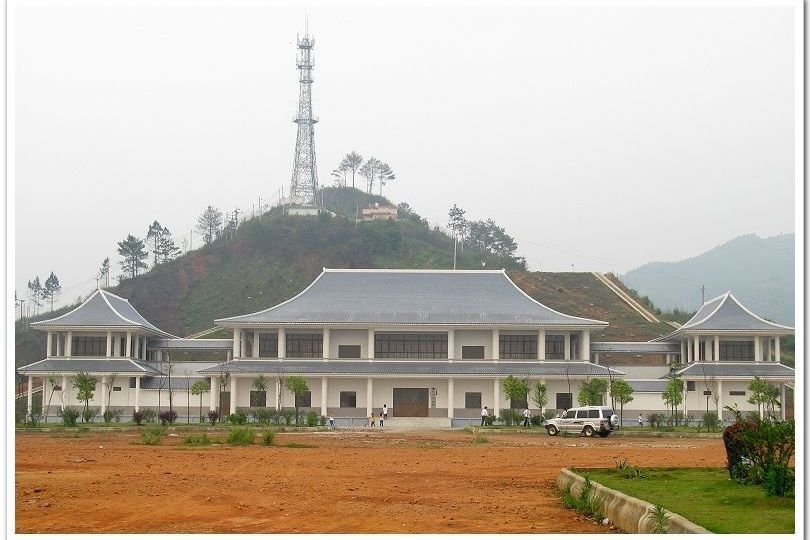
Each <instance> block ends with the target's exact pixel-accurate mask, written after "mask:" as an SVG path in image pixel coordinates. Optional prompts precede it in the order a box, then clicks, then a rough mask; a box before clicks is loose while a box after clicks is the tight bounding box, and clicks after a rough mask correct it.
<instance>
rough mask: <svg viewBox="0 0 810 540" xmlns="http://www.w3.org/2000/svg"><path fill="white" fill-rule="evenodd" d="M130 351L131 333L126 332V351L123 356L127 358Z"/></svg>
mask: <svg viewBox="0 0 810 540" xmlns="http://www.w3.org/2000/svg"><path fill="white" fill-rule="evenodd" d="M131 350H132V331H130V330H127V350H126V351H125V352H124V356H126V357H127V358H129V355H130V351H131Z"/></svg>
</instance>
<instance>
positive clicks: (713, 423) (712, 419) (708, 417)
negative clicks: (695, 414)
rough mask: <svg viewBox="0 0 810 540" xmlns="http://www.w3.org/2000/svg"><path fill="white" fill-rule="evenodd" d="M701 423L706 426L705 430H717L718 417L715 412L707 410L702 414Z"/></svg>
mask: <svg viewBox="0 0 810 540" xmlns="http://www.w3.org/2000/svg"><path fill="white" fill-rule="evenodd" d="M703 425H704V426H706V431H717V426H718V425H719V419H718V418H717V413H715V412H708V413H705V414H704V415H703Z"/></svg>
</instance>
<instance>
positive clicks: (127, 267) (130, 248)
mask: <svg viewBox="0 0 810 540" xmlns="http://www.w3.org/2000/svg"><path fill="white" fill-rule="evenodd" d="M145 248H146V246H145V245H144V243H143V240H140V239H138V238H135V237H134V236H132V235H131V234H129V235H127V237H126V238H125V239H124V240H123V241H122V242H118V254H119V255H121V257H123V260H122V261H120V262H119V264H120V265H121V269H122V270H123V271H124V274H126V275H127V277H130V278H134V277H136V276H137V275H138V273H139V271H140V270H141V269H146V268H148V266H147V264H146V263H145V262H144V261H145V260H146V258H147V257H148V256H149V253H148V252H147V251H146V249H145Z"/></svg>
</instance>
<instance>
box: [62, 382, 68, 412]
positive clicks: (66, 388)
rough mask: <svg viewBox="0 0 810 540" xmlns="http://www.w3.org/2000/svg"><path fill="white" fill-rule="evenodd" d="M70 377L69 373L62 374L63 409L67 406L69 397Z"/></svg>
mask: <svg viewBox="0 0 810 540" xmlns="http://www.w3.org/2000/svg"><path fill="white" fill-rule="evenodd" d="M67 391H68V378H67V375H62V391H61V392H60V393H61V394H62V410H65V409H66V408H67V397H68V393H67Z"/></svg>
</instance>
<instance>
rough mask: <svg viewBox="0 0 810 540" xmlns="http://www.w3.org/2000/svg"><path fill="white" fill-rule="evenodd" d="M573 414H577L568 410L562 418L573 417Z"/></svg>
mask: <svg viewBox="0 0 810 540" xmlns="http://www.w3.org/2000/svg"><path fill="white" fill-rule="evenodd" d="M575 414H577V411H568V412H566V413H565V416H563V418H573V417H574V415H575Z"/></svg>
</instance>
